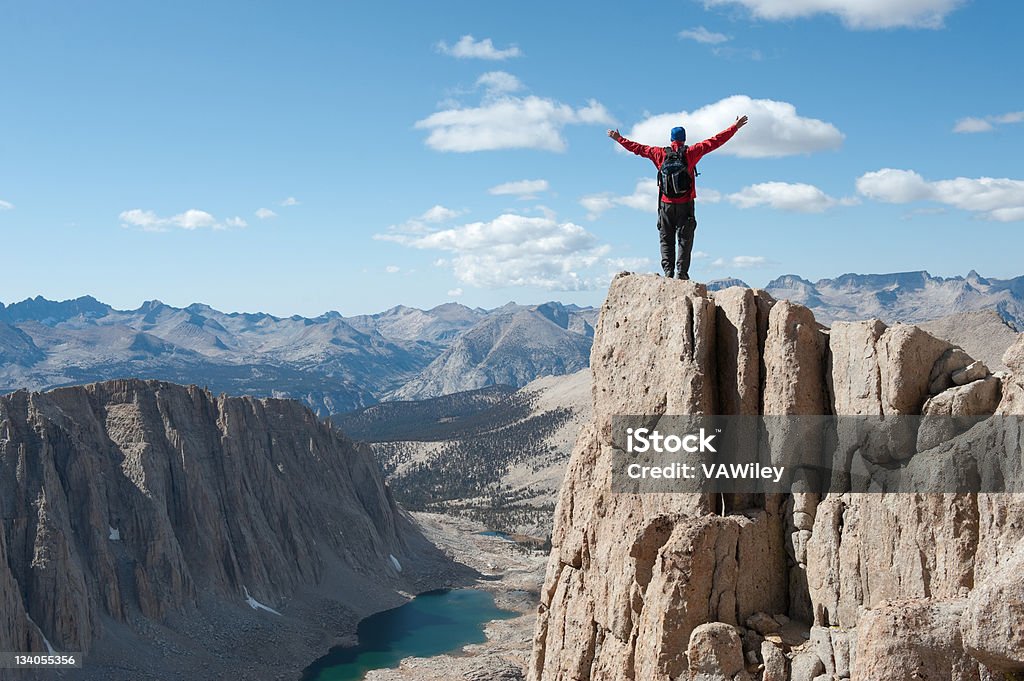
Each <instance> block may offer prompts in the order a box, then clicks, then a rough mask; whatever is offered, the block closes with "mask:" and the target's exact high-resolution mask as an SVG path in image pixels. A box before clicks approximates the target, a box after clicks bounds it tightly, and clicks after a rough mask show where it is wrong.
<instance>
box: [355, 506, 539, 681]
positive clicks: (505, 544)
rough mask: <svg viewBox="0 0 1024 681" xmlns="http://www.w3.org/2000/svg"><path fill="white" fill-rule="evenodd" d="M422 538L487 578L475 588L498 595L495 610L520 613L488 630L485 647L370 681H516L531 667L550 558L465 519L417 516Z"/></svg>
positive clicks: (414, 663)
mask: <svg viewBox="0 0 1024 681" xmlns="http://www.w3.org/2000/svg"><path fill="white" fill-rule="evenodd" d="M413 515H414V516H415V518H416V520H417V522H419V524H420V526H421V528H422V530H423V534H425V535H426V536H427V538H428V539H430V540H431V541H433V542H434V543H435V544H436V545H437V546H438V547H439V548H440V549H441V550H442V551H444V552H445V553H447V554H448V555H449V556H451V557H452V558H453V559H455V560H457V561H459V562H460V563H464V564H466V565H468V566H470V567H472V568H474V569H476V570H478V571H479V572H480V573H481V574H483V575H485V576H487V577H489V578H485V579H481V580H479V582H478V583H477V584H476V585H474V588H478V589H484V590H486V591H490V592H491V593H492V594H494V600H495V602H496V603H497V605H498V606H499V607H501V608H504V609H506V610H512V611H514V612H517V613H519V616H518V617H515V618H513V619H509V620H496V621H493V622H490V623H488V624H487V625H486V627H485V632H486V635H487V641H486V642H485V643H480V644H472V645H468V646H466V647H464V648H463V649H462V650H461V651H460V652H459V653H455V654H449V655H439V656H437V657H431V658H416V657H409V658H406V659H404V660H402V662H401V666H400V667H398V668H397V669H382V670H377V671H373V672H370V673H369V674H368V675H367V676H366V681H452V679H466V680H467V681H474V680H477V679H479V680H480V681H483V680H485V679H486V680H487V681H517V680H518V679H522V678H524V676H525V671H524V670H525V669H526V666H527V664H528V663H529V661H530V650H531V646H532V642H533V630H534V625H535V624H536V620H537V617H536V615H537V604H538V603H539V601H540V588H541V586H542V585H543V583H544V569H545V565H546V564H547V554H546V553H543V552H539V551H535V550H528V549H524V548H522V547H520V546H519V545H517V544H515V543H513V542H510V541H507V540H504V539H501V538H498V537H491V536H484V535H481V534H479V532H481V531H482V530H484V529H485V528H484V526H483V525H481V524H479V523H475V522H473V521H470V520H466V519H463V518H455V517H452V516H447V515H440V514H433V513H415V514H413Z"/></svg>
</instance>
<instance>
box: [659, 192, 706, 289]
mask: <svg viewBox="0 0 1024 681" xmlns="http://www.w3.org/2000/svg"><path fill="white" fill-rule="evenodd" d="M696 230H697V218H696V217H694V215H693V201H687V202H686V203H665V202H664V201H659V202H658V233H659V234H660V235H661V269H662V270H663V271H664V272H665V276H666V277H671V276H672V266H673V261H675V273H676V276H677V277H679V278H680V279H689V278H690V253H691V251H693V233H694V232H695V231H696ZM676 240H678V241H679V259H678V260H677V259H676Z"/></svg>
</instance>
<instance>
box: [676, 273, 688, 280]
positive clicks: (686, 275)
mask: <svg viewBox="0 0 1024 681" xmlns="http://www.w3.org/2000/svg"><path fill="white" fill-rule="evenodd" d="M676 279H682V280H683V281H689V280H690V275H689V274H686V273H685V272H680V273H679V274H677V275H676Z"/></svg>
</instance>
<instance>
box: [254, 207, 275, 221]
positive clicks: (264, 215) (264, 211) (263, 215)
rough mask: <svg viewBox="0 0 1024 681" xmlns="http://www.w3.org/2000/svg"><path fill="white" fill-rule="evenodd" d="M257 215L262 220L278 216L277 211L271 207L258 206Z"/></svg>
mask: <svg viewBox="0 0 1024 681" xmlns="http://www.w3.org/2000/svg"><path fill="white" fill-rule="evenodd" d="M256 217H258V218H259V219H260V220H269V219H270V218H276V217H277V213H275V212H274V211H272V210H270V209H269V208H258V209H257V210H256Z"/></svg>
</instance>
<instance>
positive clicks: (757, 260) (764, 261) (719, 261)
mask: <svg viewBox="0 0 1024 681" xmlns="http://www.w3.org/2000/svg"><path fill="white" fill-rule="evenodd" d="M770 264H771V261H769V260H768V258H766V257H764V256H763V255H737V256H733V257H732V258H715V260H714V261H713V262H712V263H711V266H712V267H719V268H723V267H724V268H730V269H740V270H745V269H754V268H757V267H764V266H766V265H770Z"/></svg>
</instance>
